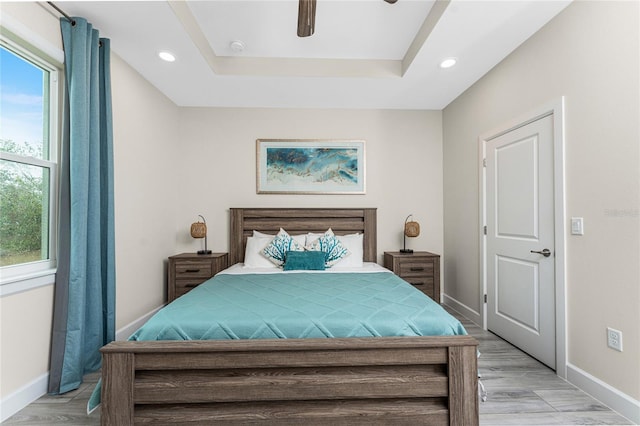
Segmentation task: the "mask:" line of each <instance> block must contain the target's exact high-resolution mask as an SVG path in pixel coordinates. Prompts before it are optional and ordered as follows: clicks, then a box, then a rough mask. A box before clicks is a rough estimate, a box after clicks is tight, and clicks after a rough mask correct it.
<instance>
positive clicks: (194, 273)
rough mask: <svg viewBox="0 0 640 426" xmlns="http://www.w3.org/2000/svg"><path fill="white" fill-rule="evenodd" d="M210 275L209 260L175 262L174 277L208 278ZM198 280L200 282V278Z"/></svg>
mask: <svg viewBox="0 0 640 426" xmlns="http://www.w3.org/2000/svg"><path fill="white" fill-rule="evenodd" d="M211 275H212V274H211V262H199V261H180V262H176V279H182V278H186V277H193V278H209V277H210V276H211ZM200 282H202V280H200Z"/></svg>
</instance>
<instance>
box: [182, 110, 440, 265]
mask: <svg viewBox="0 0 640 426" xmlns="http://www.w3.org/2000/svg"><path fill="white" fill-rule="evenodd" d="M441 123H442V119H441V113H440V112H439V111H380V110H307V109H298V110H293V109H217V108H183V109H182V110H181V111H180V127H181V129H180V135H181V136H180V139H179V141H178V146H179V150H180V152H181V153H182V155H180V156H179V157H178V158H177V159H176V160H177V167H178V170H180V174H179V176H177V179H178V180H179V183H178V185H179V187H180V189H179V191H178V194H179V195H178V198H177V200H178V202H177V204H178V211H177V215H176V229H175V235H176V239H177V247H178V251H194V250H195V249H196V248H197V247H198V244H199V243H198V241H194V240H193V239H192V238H191V237H190V236H189V225H190V224H191V223H192V222H194V221H195V220H196V219H197V215H198V214H202V215H204V216H205V218H206V219H207V223H208V228H209V246H210V248H211V249H213V250H219V251H226V250H227V248H228V240H229V238H228V224H229V219H228V209H229V208H230V207H273V206H287V207H377V208H378V252H379V259H378V260H379V262H381V261H382V253H383V251H384V250H397V249H399V248H401V246H402V229H403V222H404V219H405V217H406V216H407V215H408V214H411V213H413V215H414V218H415V219H416V220H417V221H418V222H419V223H420V226H421V235H420V236H419V237H417V238H414V239H411V240H410V241H408V243H407V244H408V246H410V247H412V248H415V249H422V250H429V251H434V252H437V253H441V251H442V127H441ZM272 138H288V139H304V138H326V139H364V140H365V141H366V144H365V146H366V148H365V150H366V186H367V188H366V195H267V194H256V139H272Z"/></svg>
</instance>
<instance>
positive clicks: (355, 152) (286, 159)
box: [258, 140, 364, 194]
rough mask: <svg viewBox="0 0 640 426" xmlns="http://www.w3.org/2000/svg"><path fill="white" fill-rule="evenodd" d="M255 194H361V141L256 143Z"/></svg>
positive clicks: (362, 160) (362, 179) (362, 180)
mask: <svg viewBox="0 0 640 426" xmlns="http://www.w3.org/2000/svg"><path fill="white" fill-rule="evenodd" d="M258 159H259V160H258V193H268V192H298V193H325V194H326V193H364V141H315V140H314V141H304V140H302V141H300V140H296V141H287V140H282V141H273V140H269V141H266V140H258Z"/></svg>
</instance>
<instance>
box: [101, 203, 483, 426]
mask: <svg viewBox="0 0 640 426" xmlns="http://www.w3.org/2000/svg"><path fill="white" fill-rule="evenodd" d="M230 219H231V232H230V252H229V257H230V263H231V264H237V263H243V262H244V261H245V258H244V256H245V249H246V244H247V241H248V238H249V237H251V236H252V235H253V233H254V231H260V232H263V233H267V234H276V233H277V232H278V231H279V229H280V228H281V227H282V228H284V229H286V230H287V231H288V232H290V233H291V234H292V235H293V234H303V233H308V232H315V233H322V232H324V231H325V230H327V229H328V228H331V229H332V230H333V231H334V232H335V234H336V235H349V234H354V233H357V234H362V242H363V243H362V248H363V253H362V256H363V260H364V261H365V262H376V260H377V247H376V210H375V209H253V208H252V209H247V208H234V209H231V210H230ZM294 272H296V271H294ZM223 275H224V276H223V277H215V278H214V280H216V279H217V280H218V281H216V282H214V283H206V284H203V285H202V286H201V287H202V289H199V288H196V289H195V290H192V293H194V295H193V297H192V300H197V299H200V297H199V294H198V293H195V292H196V290H198V291H200V292H201V293H204V292H206V291H209V290H210V289H218V288H224V284H225V283H224V282H225V280H227V281H232V279H231V278H229V277H228V275H226V274H223ZM311 275H313V274H308V275H304V276H303V275H302V274H298V273H297V272H296V273H294V274H292V276H299V277H303V278H304V279H303V281H304V282H305V283H306V282H307V281H308V279H307V278H309V277H310V276H311ZM339 275H344V274H342V273H336V274H333V276H334V278H335V277H336V276H339ZM362 275H363V276H364V275H366V274H362ZM369 275H371V274H369ZM385 275H386V278H385V279H388V280H392V278H391V277H389V276H388V275H392V274H390V273H389V274H385ZM254 278H255V277H252V279H254ZM258 278H259V279H260V282H259V283H258V284H259V285H260V286H261V287H264V286H265V284H264V283H263V281H264V278H263V277H258ZM394 279H398V278H397V277H395V278H394ZM267 281H268V279H267ZM365 281H366V280H365ZM354 282H355V280H354ZM309 285H311V286H312V287H313V286H315V287H319V286H320V284H318V283H317V282H315V281H313V282H311V284H309ZM337 285H342V284H337ZM367 285H368V284H367ZM375 285H380V284H375ZM400 287H402V286H400ZM407 287H409V290H406V289H403V288H401V290H402V291H411V290H413V289H411V286H407ZM336 291H340V290H339V289H338V290H336V289H331V290H327V292H333V293H335V292H336ZM366 291H367V294H369V293H368V292H369V289H368V288H367V290H366ZM416 293H420V292H418V291H416ZM420 295H421V293H420ZM186 296H189V294H187V295H186ZM186 296H185V297H186ZM421 297H422V295H421ZM424 297H426V296H424ZM181 299H182V298H179V299H177V300H176V301H175V302H179V301H181ZM345 299H346V302H348V301H349V300H350V299H351V298H350V297H346V298H345ZM185 300H187V301H188V300H189V299H185ZM175 302H174V303H175ZM346 302H345V303H346ZM180 303H187V302H185V301H184V300H183V301H181V302H180ZM434 304H435V303H434ZM219 308H220V309H223V308H224V306H222V305H220V307H219ZM190 309H195V308H190ZM345 310H347V311H349V310H351V308H345ZM177 312H179V311H177ZM240 319H242V318H240ZM340 321H342V319H340ZM152 322H153V321H150V323H152ZM223 328H224V327H223ZM270 332H271V331H270ZM278 332H279V331H278ZM278 332H276V337H280V338H269V337H270V336H269V335H268V334H267V335H260V336H259V337H260V338H258V339H244V338H240V339H234V340H219V339H218V337H215V336H214V337H213V338H214V339H215V340H136V339H138V338H140V339H146V338H161V339H162V338H165V337H166V336H165V337H163V336H162V335H161V334H157V335H155V336H153V337H149V336H146V337H145V336H140V335H134V336H132V337H133V340H131V341H126V342H112V343H110V344H108V345H106V346H105V347H103V348H102V349H101V352H102V357H103V364H102V396H101V398H102V407H101V421H102V424H106V425H129V424H138V423H152V424H154V425H157V424H212V423H215V424H225V423H229V424H250V423H267V424H268V423H271V424H300V423H308V424H348V425H352V424H364V423H374V424H376V423H393V424H433V425H440V424H442V425H444V424H449V425H476V424H478V392H477V388H478V384H477V358H476V354H477V341H476V340H475V339H473V338H472V337H470V336H467V335H464V334H455V332H454V333H452V334H451V335H437V336H410V335H400V336H393V337H372V336H368V337H361V336H367V334H366V333H365V334H359V333H356V334H353V336H355V337H332V335H331V336H328V335H327V333H325V332H324V331H323V333H324V335H323V336H322V337H318V336H317V333H316V334H314V333H315V331H314V332H309V333H307V334H305V336H309V338H290V337H288V336H287V335H284V336H280V335H278ZM154 333H156V331H154ZM329 333H332V332H331V331H330V332H329ZM214 334H215V333H214ZM303 334H304V333H303ZM337 335H339V336H342V334H337ZM373 335H375V333H374V334H373ZM346 336H352V334H346ZM282 337H285V338H282ZM327 337H331V338H327ZM170 338H172V337H170ZM188 338H191V337H190V336H189V337H188Z"/></svg>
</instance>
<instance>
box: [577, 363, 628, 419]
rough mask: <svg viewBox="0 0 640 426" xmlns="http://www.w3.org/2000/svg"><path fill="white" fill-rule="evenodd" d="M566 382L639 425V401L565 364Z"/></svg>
mask: <svg viewBox="0 0 640 426" xmlns="http://www.w3.org/2000/svg"><path fill="white" fill-rule="evenodd" d="M567 381H569V382H570V383H572V384H574V385H576V386H577V387H578V388H580V389H581V390H583V391H584V392H586V393H588V394H589V395H591V396H593V397H594V398H595V399H597V400H598V401H600V402H602V403H603V404H605V405H607V406H608V407H609V408H611V409H612V410H614V411H616V412H618V413H619V414H621V415H623V416H624V417H626V418H627V419H629V420H631V421H632V422H633V423H634V424H640V401H637V400H635V399H633V398H631V397H630V396H629V395H627V394H625V393H623V392H620V391H619V390H618V389H616V388H614V387H613V386H611V385H608V384H607V383H605V382H603V381H602V380H600V379H598V378H597V377H594V376H592V375H591V374H589V373H587V372H586V371H584V370H582V369H580V368H578V367H576V366H575V365H572V364H567Z"/></svg>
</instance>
